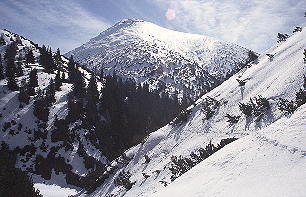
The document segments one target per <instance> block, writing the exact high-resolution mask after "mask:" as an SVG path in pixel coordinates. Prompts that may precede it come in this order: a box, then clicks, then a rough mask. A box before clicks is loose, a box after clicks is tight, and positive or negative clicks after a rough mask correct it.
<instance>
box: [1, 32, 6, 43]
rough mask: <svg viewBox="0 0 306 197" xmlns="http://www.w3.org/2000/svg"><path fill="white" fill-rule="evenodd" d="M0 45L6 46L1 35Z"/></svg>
mask: <svg viewBox="0 0 306 197" xmlns="http://www.w3.org/2000/svg"><path fill="white" fill-rule="evenodd" d="M0 45H6V42H5V40H4V37H3V34H1V36H0Z"/></svg>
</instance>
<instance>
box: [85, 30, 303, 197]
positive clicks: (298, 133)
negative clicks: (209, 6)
mask: <svg viewBox="0 0 306 197" xmlns="http://www.w3.org/2000/svg"><path fill="white" fill-rule="evenodd" d="M305 38H306V30H305V29H303V31H302V32H297V33H295V34H294V35H292V36H291V37H290V38H288V39H287V41H286V42H282V43H280V44H278V45H276V46H274V47H272V48H271V49H269V50H267V51H266V53H269V54H274V58H273V60H270V59H269V58H268V56H266V55H262V56H260V57H259V60H258V64H256V65H253V66H252V67H251V68H248V69H246V70H242V71H241V72H239V73H237V74H236V75H234V76H233V77H231V78H230V79H229V80H227V81H225V82H224V83H223V84H221V85H220V86H218V87H217V88H215V89H214V90H212V91H211V92H209V93H207V94H206V95H204V96H203V97H202V98H201V99H199V100H198V101H197V102H196V104H195V105H194V106H191V107H190V108H189V109H190V110H191V115H190V117H189V119H188V121H187V122H185V123H183V124H181V125H176V126H174V125H166V126H165V127H163V128H161V129H159V130H157V131H156V132H154V133H151V134H150V135H149V136H148V137H147V138H146V139H145V140H144V142H143V143H142V144H139V145H137V146H135V147H133V148H131V149H130V150H128V151H126V155H127V156H128V157H130V158H131V160H130V161H129V162H127V164H118V162H117V161H113V162H112V165H113V166H117V167H118V170H117V171H116V173H115V174H114V175H113V177H111V178H109V179H108V180H107V181H106V182H105V184H104V185H102V186H101V187H100V188H98V189H97V190H96V191H95V192H94V193H92V194H91V195H90V196H107V195H109V196H112V195H114V196H131V197H132V196H151V195H153V194H155V193H156V192H158V196H176V195H173V194H174V193H173V194H172V193H171V192H176V191H175V190H177V191H179V192H176V193H175V194H177V196H182V195H183V196H206V194H203V192H205V189H207V190H208V191H209V194H210V195H207V196H224V195H225V194H228V195H230V194H231V193H230V192H232V195H233V196H235V194H236V196H237V195H238V194H241V195H242V194H244V196H246V195H247V196H249V195H252V194H249V193H245V192H246V191H249V190H248V188H252V189H250V191H251V192H256V193H254V194H253V195H255V196H265V194H267V196H269V195H268V194H270V196H288V195H284V194H289V192H291V193H290V194H289V195H290V196H291V195H292V196H301V195H300V194H302V196H303V195H306V191H305V187H303V186H304V185H302V184H303V183H304V182H305V178H306V174H305V167H306V166H305V151H306V144H305V142H306V141H305V138H306V134H305V132H306V129H305V107H306V106H305V105H303V106H301V107H300V108H299V109H298V111H296V112H295V114H294V115H292V116H291V117H289V118H288V117H286V116H285V115H283V113H282V112H280V111H279V110H278V109H277V102H278V101H279V98H286V99H290V100H292V99H294V98H295V93H296V92H297V91H298V90H299V89H300V88H301V87H302V84H303V74H305V70H304V64H303V50H304V47H305V44H306V40H305ZM237 78H240V79H241V80H245V81H246V84H245V86H243V87H241V86H239V84H238V83H237V81H236V79H237ZM258 95H261V96H263V97H265V98H267V99H268V101H269V103H270V106H271V109H270V110H269V111H268V112H267V113H266V114H265V115H264V116H263V118H262V119H261V121H259V122H256V121H255V120H254V118H253V117H249V118H246V117H245V116H244V115H243V114H241V112H240V110H239V107H238V103H239V102H248V101H249V99H250V98H253V97H256V96H258ZM208 96H209V97H212V98H215V99H217V100H218V101H220V106H219V107H218V108H217V110H216V113H215V114H214V116H213V117H212V118H210V119H209V120H206V119H205V116H204V114H203V112H202V111H201V103H202V101H203V100H204V99H205V98H207V97H208ZM227 113H228V114H230V115H241V118H240V119H239V121H238V123H236V124H229V123H228V122H226V120H227V118H225V115H226V114H227ZM233 136H235V137H240V138H241V139H239V140H237V141H236V142H234V143H233V144H230V145H228V146H227V147H225V148H224V149H221V150H220V151H219V152H217V153H215V155H213V156H211V157H210V158H208V159H207V160H204V161H203V162H202V163H200V164H199V166H196V167H195V168H194V169H191V171H189V172H188V173H187V174H185V175H183V176H182V177H181V178H178V179H177V180H176V181H174V182H173V183H171V184H170V186H168V187H169V189H168V187H166V188H165V190H162V189H164V186H163V185H162V184H161V183H160V182H159V181H166V182H168V183H170V182H171V181H170V176H171V172H170V171H169V169H168V167H169V162H170V158H171V156H172V155H175V156H179V155H182V156H187V155H189V154H190V153H191V152H192V151H194V150H197V149H198V148H200V147H204V146H205V145H206V144H208V143H209V141H210V140H211V141H212V142H213V143H217V142H219V140H220V139H223V138H227V137H233ZM144 155H148V156H149V157H150V159H151V161H150V162H149V163H148V164H146V163H145V159H144ZM119 159H122V158H119ZM121 170H124V171H129V172H130V173H131V175H132V176H131V178H130V180H131V181H132V182H134V181H135V182H136V183H135V184H134V185H133V187H132V188H131V189H130V190H128V191H127V190H126V189H124V188H123V187H120V186H117V187H116V186H115V185H114V180H115V178H116V177H117V176H118V174H119V172H120V171H121ZM156 170H158V171H160V173H158V171H156ZM142 173H146V174H147V175H150V177H149V178H147V179H145V178H144V177H143V175H142ZM193 176H194V178H195V179H193ZM206 176H207V178H206ZM286 179H287V180H286ZM185 183H186V186H185V185H184V184H185ZM219 183H220V185H219ZM172 184H173V186H172ZM187 186H189V188H187ZM243 187H245V188H243ZM280 187H281V188H280ZM202 188H204V189H203V190H202ZM237 188H239V189H240V190H238V189H237ZM185 189H186V192H189V193H188V194H190V195H187V194H186V193H185ZM260 189H263V191H264V192H266V193H261V191H260ZM237 190H238V191H237ZM295 190H296V191H295ZM225 191H226V192H225ZM239 191H241V193H238V192H239ZM164 192H165V193H164ZM79 195H80V196H85V195H84V194H79Z"/></svg>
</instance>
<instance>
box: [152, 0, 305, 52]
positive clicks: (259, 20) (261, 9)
mask: <svg viewBox="0 0 306 197" xmlns="http://www.w3.org/2000/svg"><path fill="white" fill-rule="evenodd" d="M153 1H154V2H155V3H156V4H158V5H159V6H160V7H161V8H162V9H164V10H167V9H168V8H171V9H174V11H175V13H176V17H175V20H172V21H170V23H171V24H170V25H171V26H172V27H174V28H175V29H178V30H183V31H186V32H195V33H200V34H203V35H209V36H212V37H216V38H218V39H222V40H226V41H230V42H234V43H237V44H239V45H242V46H245V47H247V48H250V49H253V50H256V51H259V52H262V51H263V50H265V49H267V48H268V47H270V46H272V45H273V44H274V43H275V40H276V34H277V32H284V31H292V28H293V26H294V25H298V24H301V23H302V21H303V20H304V18H303V13H304V8H305V5H304V3H305V1H304V0H294V1H292V0H265V1H262V0H239V1H238V0H218V1H216V0H176V1H174V0H172V1H166V0H153ZM170 25H169V26H170ZM271 38H272V39H271Z"/></svg>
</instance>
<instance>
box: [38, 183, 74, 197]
mask: <svg viewBox="0 0 306 197" xmlns="http://www.w3.org/2000/svg"><path fill="white" fill-rule="evenodd" d="M34 187H35V188H36V189H39V191H40V194H42V195H43V197H68V196H71V195H74V194H76V193H77V191H76V190H75V189H71V188H63V187H60V186H58V185H46V184H42V183H36V184H34Z"/></svg>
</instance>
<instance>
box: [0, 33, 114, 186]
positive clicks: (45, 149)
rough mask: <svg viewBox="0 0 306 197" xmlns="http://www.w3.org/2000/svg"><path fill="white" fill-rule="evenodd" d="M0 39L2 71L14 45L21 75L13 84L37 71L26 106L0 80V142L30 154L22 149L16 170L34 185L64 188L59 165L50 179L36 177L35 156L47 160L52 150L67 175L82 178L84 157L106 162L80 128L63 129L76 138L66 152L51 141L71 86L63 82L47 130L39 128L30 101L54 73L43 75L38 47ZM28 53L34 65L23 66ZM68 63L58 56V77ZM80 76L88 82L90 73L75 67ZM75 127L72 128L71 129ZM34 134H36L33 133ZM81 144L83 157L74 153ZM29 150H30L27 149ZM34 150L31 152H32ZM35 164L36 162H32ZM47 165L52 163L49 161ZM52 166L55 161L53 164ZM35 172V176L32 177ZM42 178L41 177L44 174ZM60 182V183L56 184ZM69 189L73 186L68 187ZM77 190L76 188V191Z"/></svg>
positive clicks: (8, 37)
mask: <svg viewBox="0 0 306 197" xmlns="http://www.w3.org/2000/svg"><path fill="white" fill-rule="evenodd" d="M0 36H1V38H3V39H4V42H5V43H1V44H0V53H1V62H2V64H3V67H4V68H6V61H5V60H4V53H5V51H6V48H7V46H8V45H9V44H11V43H12V42H15V43H17V50H16V52H17V54H16V56H15V64H19V65H21V68H22V71H23V74H22V76H19V77H16V81H17V84H18V85H20V84H21V81H22V80H23V79H26V80H27V81H29V73H30V71H31V70H33V69H36V70H37V77H38V85H39V87H36V94H35V96H31V97H30V99H29V103H28V104H25V103H21V102H20V101H19V99H18V96H19V94H20V91H18V90H17V91H11V90H9V89H8V87H7V78H5V79H1V80H0V114H1V117H0V143H2V142H5V143H7V144H8V145H9V148H10V149H11V150H14V149H16V148H19V149H24V148H25V147H27V148H28V150H29V149H30V150H31V151H30V152H29V151H27V150H25V151H24V152H25V154H23V155H21V154H19V155H18V157H17V162H16V167H18V168H20V169H22V170H24V171H27V172H33V178H34V181H35V182H40V183H42V182H46V183H47V184H57V185H61V186H64V187H65V186H67V183H66V179H65V178H66V175H65V174H63V173H62V172H60V173H58V172H56V170H54V169H55V168H58V167H59V166H58V165H57V164H54V165H53V166H52V167H53V168H54V169H53V170H52V174H51V179H50V180H44V179H43V178H41V176H40V175H38V174H37V172H35V168H36V167H37V166H35V161H36V159H37V158H38V156H41V157H43V158H47V157H48V155H49V153H50V152H52V149H57V151H56V153H55V157H56V158H63V160H64V163H65V164H67V165H70V166H71V168H72V169H71V172H72V173H74V174H76V175H77V176H79V177H84V176H86V175H87V174H88V173H89V172H90V171H92V169H91V170H89V169H87V168H86V167H85V164H84V161H85V157H87V156H88V157H91V158H94V159H96V160H97V161H99V162H101V163H104V164H105V163H107V162H108V160H107V158H106V157H105V156H104V155H103V154H102V152H101V151H100V150H99V149H98V148H96V147H95V146H94V145H93V143H92V142H91V141H90V140H89V139H88V136H87V134H88V133H89V131H88V130H87V129H83V128H82V127H81V126H79V125H77V123H75V124H71V125H70V128H69V129H70V130H69V131H67V130H63V131H62V132H72V131H73V133H74V134H76V135H78V138H77V139H74V141H73V142H72V143H71V144H70V145H71V146H72V148H71V149H68V150H67V149H66V147H64V145H63V142H61V141H56V142H54V141H52V139H51V138H52V137H51V135H52V133H53V132H54V131H55V128H56V127H55V125H54V122H55V119H56V117H57V118H58V119H64V118H65V117H66V116H67V114H68V109H67V108H68V106H67V105H68V104H67V100H68V94H69V93H70V92H71V89H72V84H70V83H65V82H64V83H63V85H62V86H61V87H60V90H58V91H56V92H55V100H56V101H55V102H54V103H52V107H50V112H49V115H48V121H47V124H46V125H47V127H46V128H42V127H41V126H39V125H41V123H42V122H41V121H39V120H38V119H37V117H36V116H34V114H33V108H34V102H35V100H36V99H37V94H38V89H40V90H42V91H44V90H46V89H47V87H48V85H49V84H50V80H51V79H53V80H54V79H55V73H56V72H53V73H47V72H46V71H45V69H44V68H43V67H42V65H40V64H39V58H40V50H39V48H38V45H36V44H35V43H33V42H32V41H30V40H28V39H26V38H24V37H22V36H20V35H18V34H15V33H12V32H10V31H8V30H0ZM29 50H32V52H33V55H34V58H35V63H34V64H32V63H26V61H25V55H26V54H27V53H28V52H29ZM67 63H68V60H67V59H66V58H64V57H63V56H62V61H61V63H59V64H58V67H59V69H60V72H61V74H62V75H65V76H66V78H67V76H68V71H67ZM79 70H80V71H81V72H82V73H83V75H84V79H85V82H87V83H88V81H89V79H90V77H91V74H92V73H91V72H87V71H86V70H84V69H82V68H79ZM98 89H101V83H100V82H99V83H98ZM7 123H10V126H9V128H6V129H4V125H5V124H7ZM76 126H77V127H78V128H75V127H76ZM37 133H38V134H37ZM39 133H40V134H41V133H44V134H45V135H44V137H41V136H39ZM80 145H82V146H83V147H84V149H85V153H84V155H80V154H79V153H78V148H79V147H80ZM29 147H30V148H29ZM32 150H34V151H32ZM36 163H37V162H36ZM50 163H53V161H52V160H51V162H50ZM54 163H56V162H54ZM59 168H60V167H59ZM35 173H36V174H35ZM44 175H45V174H44ZM58 180H60V181H58ZM69 187H73V186H71V185H70V186H69ZM77 189H80V188H77Z"/></svg>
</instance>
